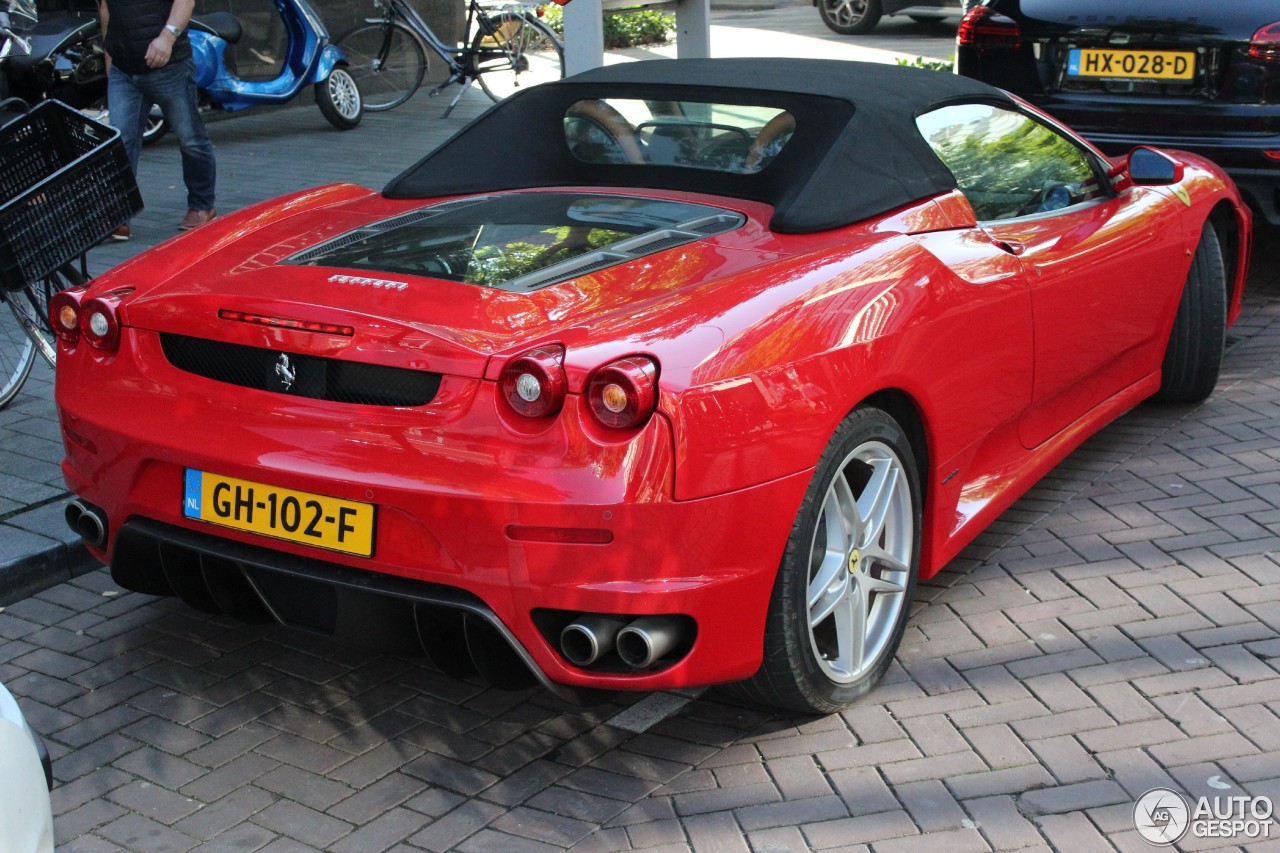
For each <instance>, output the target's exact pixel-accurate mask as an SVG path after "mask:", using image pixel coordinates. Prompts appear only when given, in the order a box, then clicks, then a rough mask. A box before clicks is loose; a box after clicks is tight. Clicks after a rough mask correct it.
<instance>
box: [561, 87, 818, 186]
mask: <svg viewBox="0 0 1280 853" xmlns="http://www.w3.org/2000/svg"><path fill="white" fill-rule="evenodd" d="M795 128H796V122H795V119H794V118H793V117H792V115H791V113H789V112H787V111H786V110H781V109H778V108H776V107H761V106H746V105H741V104H712V103H703V102H698V101H645V100H638V99H631V98H593V99H591V100H583V101H577V102H575V103H573V104H572V105H571V106H570V107H569V109H568V110H567V111H566V112H565V117H564V135H565V141H566V142H567V143H568V145H569V150H570V151H571V152H573V156H574V157H576V158H577V159H579V160H581V161H583V162H584V163H592V164H596V165H600V164H632V165H638V166H643V165H654V166H683V167H686V168H691V169H709V170H712V171H716V172H732V173H735V174H740V175H750V174H753V173H755V172H759V171H760V170H761V169H764V168H765V167H766V166H768V165H769V163H771V162H772V161H773V158H775V157H777V156H778V152H780V151H781V150H782V149H783V147H784V146H785V145H786V144H787V142H788V141H790V139H791V135H792V133H794V132H795Z"/></svg>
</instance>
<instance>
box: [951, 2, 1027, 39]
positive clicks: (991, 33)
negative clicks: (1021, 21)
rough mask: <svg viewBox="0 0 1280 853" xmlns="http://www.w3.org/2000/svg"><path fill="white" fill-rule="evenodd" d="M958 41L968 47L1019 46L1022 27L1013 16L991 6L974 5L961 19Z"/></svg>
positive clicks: (957, 33)
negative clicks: (1001, 12) (999, 11)
mask: <svg viewBox="0 0 1280 853" xmlns="http://www.w3.org/2000/svg"><path fill="white" fill-rule="evenodd" d="M956 43H957V44H960V45H963V46H966V47H983V48H986V47H1003V48H1010V49H1014V48H1019V47H1021V46H1022V29H1021V28H1020V27H1019V26H1018V22H1017V21H1015V20H1014V19H1013V18H1010V17H1008V16H1007V15H1001V14H1000V13H998V12H995V11H992V9H991V7H989V6H974V7H973V8H972V9H970V10H969V11H968V12H966V13H965V16H964V18H963V19H961V21H960V29H958V30H957V31H956Z"/></svg>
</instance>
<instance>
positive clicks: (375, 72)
mask: <svg viewBox="0 0 1280 853" xmlns="http://www.w3.org/2000/svg"><path fill="white" fill-rule="evenodd" d="M337 45H338V47H339V48H341V49H342V51H343V52H344V53H346V55H347V71H349V72H350V73H351V76H352V77H353V78H355V81H356V84H357V85H358V86H359V87H360V95H361V96H362V97H363V98H364V108H365V109H366V110H369V111H370V112H375V113H376V112H380V111H382V110H389V109H391V108H392V107H398V106H400V105H401V104H403V103H404V102H405V101H407V100H409V98H411V97H413V93H414V92H416V91H418V87H419V86H421V85H422V76H423V75H424V74H425V73H426V71H427V57H426V54H425V53H423V52H422V45H420V44H418V39H417V38H416V37H415V36H414V34H413V31H412V30H410V29H409V28H408V27H406V26H405V25H404V24H401V23H400V22H398V21H397V22H396V23H394V24H381V23H379V24H361V25H359V26H357V27H355V28H354V29H351V30H348V31H347V32H346V34H344V35H342V36H340V37H339V38H338V41H337Z"/></svg>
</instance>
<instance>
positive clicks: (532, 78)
mask: <svg viewBox="0 0 1280 853" xmlns="http://www.w3.org/2000/svg"><path fill="white" fill-rule="evenodd" d="M471 48H472V50H474V51H475V53H476V79H477V81H478V82H479V83H480V88H481V89H484V93H485V94H486V95H488V96H489V97H490V98H492V99H493V100H495V101H501V100H502V99H503V98H505V97H507V96H508V95H513V94H515V93H516V92H518V91H520V90H521V89H527V88H529V87H530V86H536V85H537V84H539V83H548V82H551V81H552V80H559V79H561V78H562V77H564V47H563V46H562V45H561V44H560V40H559V39H558V38H556V34H555V33H554V32H552V31H551V28H550V27H548V26H547V25H546V24H544V23H542V22H541V21H539V20H538V19H537V18H534V17H530V16H528V15H524V14H521V13H518V12H502V13H499V14H497V15H493V16H492V17H490V18H489V20H488V26H487V27H485V26H482V27H481V28H480V31H479V32H478V33H476V36H475V39H474V40H473V41H472V44H471Z"/></svg>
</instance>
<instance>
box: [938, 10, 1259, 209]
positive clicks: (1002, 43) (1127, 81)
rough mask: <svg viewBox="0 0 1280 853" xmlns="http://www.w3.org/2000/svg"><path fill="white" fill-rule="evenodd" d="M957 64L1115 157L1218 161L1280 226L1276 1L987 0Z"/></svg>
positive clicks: (965, 25) (965, 35)
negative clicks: (1145, 147)
mask: <svg viewBox="0 0 1280 853" xmlns="http://www.w3.org/2000/svg"><path fill="white" fill-rule="evenodd" d="M956 39H957V48H956V70H957V71H958V72H959V73H961V74H964V75H966V76H968V77H975V78H977V79H979V80H982V81H985V82H987V83H990V84H992V85H995V86H999V87H1000V88H1002V89H1007V90H1008V91H1010V92H1013V93H1015V94H1017V95H1020V96H1022V97H1023V98H1025V99H1026V100H1028V101H1030V102H1031V103H1033V104H1035V105H1037V106H1039V107H1040V108H1041V109H1044V110H1045V111H1046V112H1049V113H1050V114H1052V115H1054V116H1055V117H1057V118H1059V119H1061V120H1062V121H1063V122H1065V123H1066V124H1068V125H1070V126H1071V127H1072V128H1074V129H1075V130H1077V131H1079V132H1080V133H1083V134H1084V135H1085V136H1086V137H1088V138H1089V139H1090V140H1091V141H1092V142H1094V143H1095V144H1096V145H1098V146H1099V147H1100V148H1102V149H1103V151H1105V152H1106V153H1108V154H1119V153H1124V152H1127V151H1128V150H1129V149H1131V148H1133V147H1134V146H1135V145H1140V144H1154V145H1158V146H1161V147H1165V148H1180V149H1183V150H1186V151H1193V152H1196V153H1198V154H1203V155H1204V156H1206V157H1209V158H1211V159H1212V160H1214V161H1215V162H1217V163H1218V164H1219V165H1221V166H1223V167H1224V168H1225V169H1226V170H1227V172H1228V173H1229V174H1230V175H1231V176H1232V177H1233V178H1234V179H1235V181H1236V183H1237V184H1238V185H1239V187H1240V189H1241V191H1242V192H1243V194H1244V195H1245V197H1246V198H1247V199H1248V201H1249V203H1250V205H1251V206H1252V207H1253V208H1254V210H1255V211H1256V212H1258V213H1259V214H1260V215H1261V216H1262V217H1263V218H1265V219H1266V220H1267V221H1268V222H1270V223H1271V224H1273V225H1277V224H1280V2H1277V0H1229V2H1227V0H1209V2H1206V0H1161V2H1159V3H1153V2H1151V0H986V2H985V3H984V4H983V5H981V6H977V7H975V8H973V9H971V10H970V11H969V12H968V13H967V14H966V15H965V17H964V20H963V21H962V22H961V24H960V29H959V32H958V33H957V37H956Z"/></svg>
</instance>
